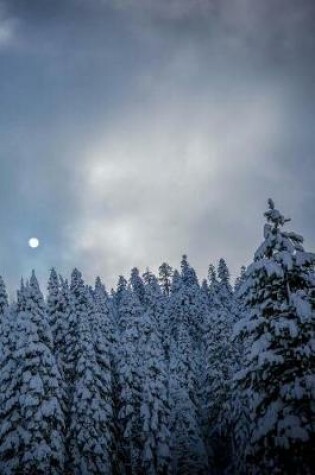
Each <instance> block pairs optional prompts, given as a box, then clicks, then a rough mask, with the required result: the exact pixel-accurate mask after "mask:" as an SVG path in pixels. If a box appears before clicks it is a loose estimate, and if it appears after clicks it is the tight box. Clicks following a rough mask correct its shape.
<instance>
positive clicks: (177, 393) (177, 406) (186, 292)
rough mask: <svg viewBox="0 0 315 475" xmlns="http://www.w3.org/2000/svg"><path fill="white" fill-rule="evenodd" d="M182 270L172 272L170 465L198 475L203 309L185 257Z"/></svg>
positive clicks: (203, 463) (203, 458) (202, 463)
mask: <svg viewBox="0 0 315 475" xmlns="http://www.w3.org/2000/svg"><path fill="white" fill-rule="evenodd" d="M181 268H182V272H181V276H180V275H179V274H178V272H177V271H175V272H174V275H173V282H172V290H171V300H170V312H171V313H170V316H171V322H172V325H171V346H170V397H171V435H172V444H171V445H172V460H173V464H172V465H173V470H174V472H175V473H180V474H182V473H183V474H185V473H191V474H201V473H206V472H207V455H206V451H205V446H204V442H203V438H202V401H201V399H200V383H201V381H202V379H201V376H202V372H201V366H202V363H201V362H202V358H201V355H202V349H203V347H202V337H201V335H202V332H203V323H204V321H203V318H204V306H203V297H202V292H201V289H200V287H199V285H198V281H197V277H196V274H195V271H194V270H193V269H192V268H191V267H190V266H189V264H188V262H187V257H186V256H183V259H182V262H181Z"/></svg>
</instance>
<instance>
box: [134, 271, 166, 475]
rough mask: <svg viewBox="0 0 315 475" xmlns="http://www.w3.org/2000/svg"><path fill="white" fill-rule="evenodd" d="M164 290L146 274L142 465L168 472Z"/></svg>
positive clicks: (151, 470)
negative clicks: (161, 305) (162, 323)
mask: <svg viewBox="0 0 315 475" xmlns="http://www.w3.org/2000/svg"><path fill="white" fill-rule="evenodd" d="M161 297H162V295H161V291H160V288H159V285H158V281H157V279H156V277H155V276H154V275H152V274H150V273H147V274H146V287H145V296H144V300H145V303H146V311H145V312H143V313H142V318H141V336H140V348H141V350H140V351H141V354H142V355H143V390H142V394H141V405H140V418H141V425H142V430H141V439H142V441H141V445H142V447H143V450H142V453H141V465H142V470H143V472H142V473H144V474H147V475H156V474H166V473H167V470H168V466H169V462H170V447H169V445H170V433H169V400H168V377H167V376H168V375H167V365H166V359H165V352H164V348H163V343H162V337H161V332H160V331H159V323H160V321H161V319H160V315H159V303H160V301H161Z"/></svg>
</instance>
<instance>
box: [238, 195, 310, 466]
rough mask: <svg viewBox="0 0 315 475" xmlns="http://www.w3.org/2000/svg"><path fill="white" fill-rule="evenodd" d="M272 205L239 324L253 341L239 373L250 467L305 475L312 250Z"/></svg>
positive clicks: (245, 286) (246, 286) (251, 268)
mask: <svg viewBox="0 0 315 475" xmlns="http://www.w3.org/2000/svg"><path fill="white" fill-rule="evenodd" d="M268 204H269V209H268V211H267V212H266V213H265V217H266V219H267V223H266V224H265V228H264V241H263V243H262V244H261V245H260V247H259V248H258V250H257V251H256V253H255V257H254V262H253V263H252V264H251V265H250V266H249V267H248V268H247V271H246V280H245V283H244V284H243V286H242V289H241V293H242V295H243V296H244V299H245V307H246V308H247V310H248V312H247V314H246V315H245V317H244V318H243V319H242V321H241V322H240V323H239V324H238V332H239V333H241V334H243V335H244V336H245V337H246V338H247V340H248V352H247V355H246V367H245V369H244V370H243V371H242V372H241V373H240V374H239V375H238V379H239V382H240V384H241V387H242V389H243V391H244V392H245V393H246V395H247V396H248V398H249V401H250V410H251V427H250V429H251V440H250V443H249V446H248V450H247V462H248V470H249V471H250V473H253V474H256V473H257V474H262V473H273V474H283V473H286V474H295V475H297V474H304V475H306V474H310V473H314V471H313V469H314V445H315V426H314V416H315V412H314V411H315V408H314V398H315V375H314V368H315V344H314V341H315V340H314V331H315V313H314V305H313V307H312V298H311V295H312V293H313V295H314V284H315V282H314V264H315V255H314V254H311V253H309V252H305V251H304V248H303V238H302V237H301V236H299V235H297V234H295V233H292V232H285V231H284V230H283V226H284V224H285V223H286V222H288V221H289V220H288V219H285V218H284V216H283V215H282V214H281V213H280V212H279V211H278V210H277V209H276V208H275V206H274V203H273V201H272V200H269V202H268Z"/></svg>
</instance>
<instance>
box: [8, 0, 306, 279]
mask: <svg viewBox="0 0 315 475" xmlns="http://www.w3.org/2000/svg"><path fill="white" fill-rule="evenodd" d="M314 32H315V6H314V3H313V2H312V1H311V0H309V1H305V0H302V1H300V2H295V1H293V0H279V1H278V2H274V1H271V0H267V1H265V2H260V1H258V0H257V1H249V0H223V1H220V2H219V1H214V0H181V1H179V0H167V1H166V0H158V1H155V2H153V1H150V0H120V1H118V0H117V1H115V0H103V1H102V0H63V1H61V0H54V1H52V0H45V1H43V0H40V1H39V0H32V2H29V1H26V0H10V1H3V0H0V73H1V74H0V164H1V174H0V199H1V206H0V218H1V224H2V235H1V246H0V272H1V273H2V274H3V276H4V278H5V279H6V281H7V282H8V283H9V286H10V287H11V288H13V287H14V286H16V285H17V283H18V281H19V278H20V276H21V275H28V274H29V273H30V270H31V269H32V268H35V270H36V271H37V273H38V274H39V276H40V277H41V278H42V279H46V277H47V275H48V269H49V268H50V267H51V266H55V267H56V268H57V269H58V270H59V271H60V272H62V273H64V274H66V275H68V274H69V272H70V270H71V268H72V267H74V266H78V267H79V268H81V269H82V271H83V272H84V274H85V276H86V278H87V280H88V281H91V280H92V279H93V278H94V276H95V275H96V274H100V275H101V276H102V277H103V278H104V280H105V283H106V284H107V285H108V286H111V285H113V284H114V282H115V281H116V280H117V276H118V274H121V273H125V274H128V272H129V270H130V268H131V267H133V266H138V267H139V268H140V269H141V270H142V271H144V270H145V268H146V266H149V267H150V268H151V269H152V270H154V271H155V270H156V269H157V267H158V265H159V264H160V263H161V262H162V261H164V260H166V261H168V262H169V263H170V264H171V265H173V266H177V265H178V263H179V261H180V257H181V254H182V253H184V252H185V253H187V254H188V256H189V259H190V261H191V263H192V264H193V265H194V266H195V267H196V269H197V271H198V273H199V275H200V276H203V275H205V274H206V269H207V266H208V264H209V263H210V262H213V261H216V260H218V259H219V258H220V257H221V256H224V257H226V259H227V261H228V264H229V265H230V267H231V270H232V272H233V274H234V275H235V274H236V273H237V271H238V269H239V267H240V266H241V265H242V264H246V263H248V262H249V261H250V259H251V258H252V255H253V252H254V251H255V249H256V247H257V245H258V244H259V242H260V241H261V239H262V227H263V217H262V214H263V212H264V210H265V206H266V205H265V203H266V200H267V198H268V197H269V196H272V197H273V198H274V200H275V202H276V204H277V205H278V206H279V208H280V209H281V210H282V211H283V212H284V213H286V214H288V215H289V216H291V217H292V223H290V227H291V228H292V229H293V230H296V231H297V232H300V233H301V234H303V235H304V236H305V238H306V247H307V248H308V249H314V244H315V225H314V178H315V176H314V175H315V172H314V169H315V167H314V164H315V134H314V127H315V96H314V80H315V66H314V60H313V58H314V47H315V33H314ZM32 235H35V236H38V237H39V239H40V240H41V246H40V248H39V249H37V250H35V251H34V250H31V249H29V248H28V246H27V240H28V238H29V237H31V236H32Z"/></svg>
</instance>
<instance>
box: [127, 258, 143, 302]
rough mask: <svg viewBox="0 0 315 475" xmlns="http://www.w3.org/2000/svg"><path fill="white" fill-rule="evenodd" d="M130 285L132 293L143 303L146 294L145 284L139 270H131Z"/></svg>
mask: <svg viewBox="0 0 315 475" xmlns="http://www.w3.org/2000/svg"><path fill="white" fill-rule="evenodd" d="M130 285H131V288H132V291H133V292H134V293H135V294H136V296H137V297H138V299H139V302H140V303H143V300H144V293H145V290H144V283H143V280H142V279H141V277H140V274H139V269H137V268H136V267H134V268H133V269H132V270H131V276H130Z"/></svg>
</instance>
